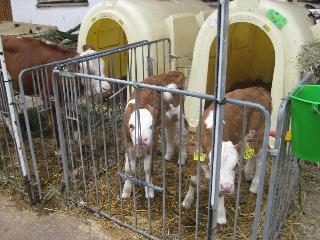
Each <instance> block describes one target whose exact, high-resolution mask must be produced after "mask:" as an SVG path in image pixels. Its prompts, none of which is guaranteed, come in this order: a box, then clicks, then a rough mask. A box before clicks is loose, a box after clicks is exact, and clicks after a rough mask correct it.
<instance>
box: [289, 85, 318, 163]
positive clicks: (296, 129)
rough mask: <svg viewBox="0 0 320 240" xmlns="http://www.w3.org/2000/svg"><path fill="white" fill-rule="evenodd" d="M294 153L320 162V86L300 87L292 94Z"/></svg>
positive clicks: (302, 157) (305, 158) (303, 158)
mask: <svg viewBox="0 0 320 240" xmlns="http://www.w3.org/2000/svg"><path fill="white" fill-rule="evenodd" d="M291 108H292V112H291V129H292V152H293V155H295V156H297V157H300V158H301V159H302V160H308V161H312V162H320V85H300V86H299V87H298V88H297V89H296V90H295V91H294V92H293V93H292V94H291Z"/></svg>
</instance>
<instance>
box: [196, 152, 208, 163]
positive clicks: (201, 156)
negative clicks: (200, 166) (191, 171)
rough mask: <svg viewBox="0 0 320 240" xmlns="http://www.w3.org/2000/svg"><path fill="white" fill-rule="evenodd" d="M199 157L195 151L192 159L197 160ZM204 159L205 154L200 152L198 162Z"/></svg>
mask: <svg viewBox="0 0 320 240" xmlns="http://www.w3.org/2000/svg"><path fill="white" fill-rule="evenodd" d="M198 159H199V157H198V152H195V153H194V154H193V160H194V161H198ZM204 160H206V154H205V153H200V162H203V161H204Z"/></svg>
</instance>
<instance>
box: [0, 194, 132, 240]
mask: <svg viewBox="0 0 320 240" xmlns="http://www.w3.org/2000/svg"><path fill="white" fill-rule="evenodd" d="M22 205H23V206H20V204H17V203H15V202H13V201H11V200H10V197H9V196H8V195H6V194H3V192H1V191H0V240H68V239H70V240H109V239H132V238H131V237H129V236H130V232H129V233H128V231H126V230H123V229H120V228H118V227H114V228H113V229H110V231H109V230H108V232H106V231H103V230H102V229H101V227H100V224H99V223H98V222H95V221H94V220H92V219H86V220H83V219H80V218H79V217H78V218H77V217H76V216H72V215H68V214H65V213H61V212H54V213H50V214H46V215H43V214H42V215H40V214H39V213H38V212H36V211H33V210H32V209H31V208H30V207H28V205H26V204H22ZM24 205H25V206H24Z"/></svg>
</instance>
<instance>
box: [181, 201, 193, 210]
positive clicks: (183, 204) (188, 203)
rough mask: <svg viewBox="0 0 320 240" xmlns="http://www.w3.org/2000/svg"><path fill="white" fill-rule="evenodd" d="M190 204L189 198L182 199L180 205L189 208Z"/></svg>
mask: <svg viewBox="0 0 320 240" xmlns="http://www.w3.org/2000/svg"><path fill="white" fill-rule="evenodd" d="M191 204H192V201H190V200H189V199H184V200H183V202H182V207H183V208H185V209H190V207H191Z"/></svg>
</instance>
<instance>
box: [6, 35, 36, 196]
mask: <svg viewBox="0 0 320 240" xmlns="http://www.w3.org/2000/svg"><path fill="white" fill-rule="evenodd" d="M0 63H1V64H0V65H1V68H2V74H3V79H4V85H5V90H6V94H7V99H8V106H9V113H10V118H11V125H12V126H11V127H12V130H13V136H12V137H13V138H14V141H15V144H16V147H17V152H18V156H19V161H20V166H21V172H22V176H23V179H24V182H25V187H26V190H27V193H28V197H29V199H30V201H32V200H33V199H32V194H31V188H30V176H29V174H28V173H29V171H28V169H27V167H28V166H27V158H26V152H25V149H24V145H23V140H22V135H21V130H20V123H19V119H18V114H17V111H16V109H15V103H14V98H13V89H12V83H11V81H9V76H8V72H7V67H6V61H5V59H4V51H3V45H2V39H1V37H0Z"/></svg>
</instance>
